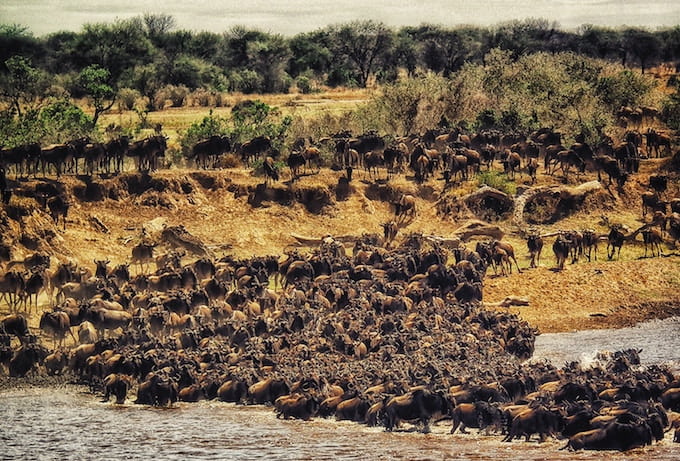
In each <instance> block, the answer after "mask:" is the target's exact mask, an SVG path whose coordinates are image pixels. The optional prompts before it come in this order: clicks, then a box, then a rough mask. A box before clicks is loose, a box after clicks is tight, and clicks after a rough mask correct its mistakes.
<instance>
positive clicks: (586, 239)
mask: <svg viewBox="0 0 680 461" xmlns="http://www.w3.org/2000/svg"><path fill="white" fill-rule="evenodd" d="M581 235H582V236H583V240H582V245H583V253H584V254H585V255H586V258H588V261H590V258H591V256H592V251H593V250H595V261H597V244H598V242H599V241H600V236H599V235H598V234H597V233H596V232H595V231H593V230H589V229H586V230H584V231H582V232H581Z"/></svg>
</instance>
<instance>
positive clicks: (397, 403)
mask: <svg viewBox="0 0 680 461" xmlns="http://www.w3.org/2000/svg"><path fill="white" fill-rule="evenodd" d="M384 412H385V428H386V429H387V430H388V431H391V430H393V429H394V428H396V427H398V425H399V422H400V421H418V422H420V423H421V424H422V425H423V432H429V431H430V420H432V419H439V418H443V417H447V416H450V414H451V402H450V401H449V400H448V399H447V398H446V397H445V396H444V395H442V393H441V392H433V391H430V390H428V389H416V390H414V391H411V392H409V393H407V394H404V395H401V396H397V397H393V398H391V399H390V400H389V401H388V402H387V403H386V404H385V408H384Z"/></svg>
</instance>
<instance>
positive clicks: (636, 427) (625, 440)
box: [563, 419, 652, 451]
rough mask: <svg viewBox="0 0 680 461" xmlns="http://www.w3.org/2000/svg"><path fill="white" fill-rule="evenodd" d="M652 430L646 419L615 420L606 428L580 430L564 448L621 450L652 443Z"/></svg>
mask: <svg viewBox="0 0 680 461" xmlns="http://www.w3.org/2000/svg"><path fill="white" fill-rule="evenodd" d="M651 443H652V431H651V428H650V427H649V424H647V422H646V421H644V420H642V419H639V420H638V421H633V422H619V421H618V420H614V421H613V422H612V423H610V424H608V425H607V426H605V427H604V428H597V429H592V430H589V431H585V432H579V433H578V434H575V435H573V436H572V437H570V438H569V441H568V442H567V445H566V446H565V447H564V448H563V449H566V448H569V449H570V450H582V449H586V450H620V451H626V450H630V449H631V448H637V447H643V446H645V445H651Z"/></svg>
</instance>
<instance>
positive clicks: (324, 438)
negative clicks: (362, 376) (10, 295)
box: [0, 319, 680, 461]
mask: <svg viewBox="0 0 680 461" xmlns="http://www.w3.org/2000/svg"><path fill="white" fill-rule="evenodd" d="M679 333H680V320H679V319H667V320H663V321H653V322H646V323H644V324H641V325H640V326H638V327H635V328H628V329H622V330H614V331H606V330H599V331H584V332H578V333H566V334H564V333H563V334H550V335H548V334H546V335H542V336H540V337H539V340H538V341H537V347H536V358H537V359H549V360H552V361H554V363H555V364H557V365H561V364H562V363H563V362H564V361H567V360H579V359H583V360H590V359H592V357H594V355H595V353H596V351H597V350H618V349H622V348H628V347H636V348H642V349H643V352H642V354H641V359H642V361H643V362H644V363H659V362H668V363H672V364H674V366H675V368H676V369H678V368H679V367H678V364H679V363H680V359H679V356H678V354H676V353H674V349H677V345H678V343H677V339H676V338H678V337H679V336H678V334H679ZM448 432H449V425H448V423H446V422H442V423H439V424H438V425H435V426H434V427H433V432H432V433H431V434H428V435H424V434H421V433H418V432H411V431H408V430H404V431H399V432H394V433H386V432H384V431H383V430H382V429H380V428H368V427H364V426H361V425H358V424H354V423H347V422H336V421H334V420H332V419H329V420H324V419H315V420H313V421H311V422H302V421H295V420H290V421H284V420H278V419H276V417H275V415H274V413H273V411H272V410H271V409H268V408H264V407H244V406H236V405H233V404H225V403H221V402H199V403H197V404H186V403H180V404H177V405H176V406H175V407H174V408H171V409H155V408H150V407H142V406H138V405H133V404H128V405H122V406H117V405H113V404H104V403H99V402H98V401H97V399H96V398H95V397H94V396H92V395H91V394H88V393H85V392H82V391H81V390H80V388H76V387H70V386H66V387H59V388H30V387H24V388H21V389H13V390H5V391H1V392H0V459H3V460H4V459H40V460H61V459H71V460H79V459H122V458H126V459H131V460H136V459H150V458H155V459H163V460H184V459H293V460H306V459H309V460H311V459H338V460H344V459H363V458H368V457H370V458H371V459H373V460H382V459H404V460H420V459H423V460H425V459H427V460H430V459H434V460H437V459H447V460H449V459H451V460H455V459H460V460H463V459H466V460H486V459H508V460H522V461H531V460H548V459H549V460H553V459H555V460H559V459H564V460H586V459H592V458H593V453H588V452H578V453H570V452H566V451H560V450H559V448H561V447H563V446H564V444H565V442H564V441H557V440H549V441H547V442H545V443H538V442H537V441H534V440H532V441H531V442H528V443H526V442H520V441H515V442H513V443H503V442H501V441H500V439H501V437H500V436H498V435H491V436H483V435H477V434H469V435H463V434H455V435H450V434H449V433H448ZM671 440H672V438H671V434H670V433H669V434H667V436H666V439H665V440H663V441H662V442H660V443H658V444H655V445H653V446H652V447H647V448H644V449H637V450H633V451H630V452H627V453H608V454H607V457H608V458H609V459H610V460H612V461H617V460H634V459H655V460H669V461H670V460H678V459H680V444H674V443H672V442H671Z"/></svg>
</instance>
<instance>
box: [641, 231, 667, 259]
mask: <svg viewBox="0 0 680 461" xmlns="http://www.w3.org/2000/svg"><path fill="white" fill-rule="evenodd" d="M642 240H643V241H644V243H645V258H646V257H647V246H651V247H652V257H654V248H656V254H657V256H660V255H661V242H662V241H663V239H662V238H661V231H659V229H657V228H655V227H651V228H647V229H644V230H642Z"/></svg>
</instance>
